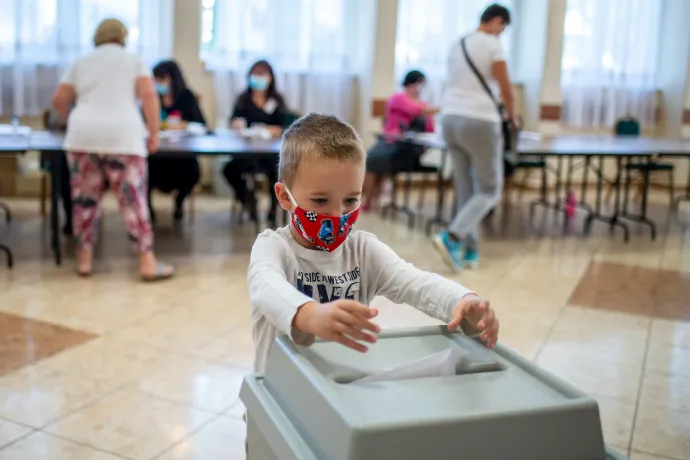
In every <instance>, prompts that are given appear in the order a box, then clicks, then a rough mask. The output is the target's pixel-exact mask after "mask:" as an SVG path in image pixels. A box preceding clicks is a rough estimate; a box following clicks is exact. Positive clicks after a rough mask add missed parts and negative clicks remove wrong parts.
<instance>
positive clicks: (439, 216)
mask: <svg viewBox="0 0 690 460" xmlns="http://www.w3.org/2000/svg"><path fill="white" fill-rule="evenodd" d="M447 157H448V149H446V148H443V149H442V150H441V164H440V165H439V167H438V182H437V184H436V187H437V188H436V192H437V193H438V197H437V199H436V215H435V216H434V217H433V218H431V219H429V221H428V222H427V223H426V234H427V236H428V235H431V228H432V227H433V226H434V225H438V226H441V227H446V226H448V224H449V222H448V221H446V220H445V219H444V218H443V204H444V201H445V196H444V195H445V191H446V189H445V181H444V178H443V171H444V170H445V169H446V161H447ZM453 212H454V210H453Z"/></svg>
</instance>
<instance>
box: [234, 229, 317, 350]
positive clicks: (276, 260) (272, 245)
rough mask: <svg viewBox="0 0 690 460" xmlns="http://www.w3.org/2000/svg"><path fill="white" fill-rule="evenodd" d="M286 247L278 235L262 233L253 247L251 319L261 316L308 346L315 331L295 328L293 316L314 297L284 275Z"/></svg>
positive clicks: (250, 271)
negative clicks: (295, 285)
mask: <svg viewBox="0 0 690 460" xmlns="http://www.w3.org/2000/svg"><path fill="white" fill-rule="evenodd" d="M285 250H286V248H285V247H284V243H283V242H282V241H280V240H279V237H276V236H269V235H263V234H262V235H259V236H258V237H257V239H256V242H255V243H254V246H253V247H252V253H251V257H250V261H249V270H248V272H247V281H248V284H249V299H250V301H251V308H252V321H254V322H257V321H258V320H259V319H260V317H261V316H264V317H266V319H267V320H268V321H269V322H270V323H271V324H273V325H274V326H275V327H276V328H277V329H278V330H280V332H281V333H283V334H286V335H289V336H290V337H291V338H292V340H293V341H294V342H295V343H297V344H298V345H304V346H309V345H311V344H312V343H313V342H314V335H312V334H309V333H306V332H305V331H301V330H299V329H297V328H295V327H294V318H295V315H296V314H297V310H299V308H300V307H301V306H302V305H304V304H306V303H308V302H312V301H313V299H312V298H311V297H308V296H306V295H305V294H303V293H301V292H300V291H298V290H297V288H295V287H294V286H293V285H292V284H290V282H289V281H288V280H287V278H286V277H285V270H286V267H285V258H284V254H285Z"/></svg>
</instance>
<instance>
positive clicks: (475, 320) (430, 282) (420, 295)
mask: <svg viewBox="0 0 690 460" xmlns="http://www.w3.org/2000/svg"><path fill="white" fill-rule="evenodd" d="M369 238H370V240H369V241H367V246H366V251H367V252H366V257H367V262H368V263H369V267H368V270H372V272H373V273H376V274H377V275H376V279H375V282H374V285H375V287H376V294H377V295H382V296H385V297H387V298H388V299H390V300H392V301H393V302H395V303H404V304H409V305H411V306H413V307H414V308H417V309H418V310H420V311H423V312H424V313H426V314H427V315H429V316H431V317H433V318H436V319H438V320H440V321H443V322H445V323H448V326H449V328H451V329H455V328H457V327H461V328H462V330H463V332H465V333H466V334H468V335H481V338H482V340H484V341H485V342H486V343H487V345H489V346H493V345H494V344H495V343H496V341H497V339H498V320H497V319H496V316H495V314H494V311H493V310H492V309H491V307H490V305H489V302H488V301H487V300H485V299H482V298H480V297H479V296H478V295H477V294H475V293H474V292H472V291H471V290H469V289H467V288H466V287H464V286H462V285H461V284H459V283H456V282H454V281H451V280H449V279H447V278H444V277H442V276H440V275H437V274H435V273H430V272H427V271H423V270H420V269H418V268H416V267H415V266H413V265H412V264H410V263H407V262H405V261H404V260H403V259H401V258H400V257H399V256H398V255H397V254H396V253H395V252H394V251H393V250H392V249H391V248H390V247H388V246H387V245H386V244H384V243H382V242H381V241H379V240H378V239H377V238H376V237H375V236H373V235H370V236H369Z"/></svg>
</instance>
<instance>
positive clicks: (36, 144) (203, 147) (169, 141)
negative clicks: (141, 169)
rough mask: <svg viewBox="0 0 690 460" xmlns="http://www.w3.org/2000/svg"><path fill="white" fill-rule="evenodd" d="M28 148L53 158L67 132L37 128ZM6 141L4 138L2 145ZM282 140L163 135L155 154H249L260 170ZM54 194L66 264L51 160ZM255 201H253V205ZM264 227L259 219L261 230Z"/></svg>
mask: <svg viewBox="0 0 690 460" xmlns="http://www.w3.org/2000/svg"><path fill="white" fill-rule="evenodd" d="M28 141H29V142H28V145H27V146H26V150H38V151H41V152H44V153H46V154H50V155H51V158H52V157H55V156H56V155H57V154H59V153H60V152H62V151H63V141H64V135H63V134H62V133H54V132H49V131H34V132H32V133H31V135H30V136H29V139H28ZM2 142H3V140H2V139H0V144H2ZM280 145H281V141H280V140H279V139H272V140H248V139H244V138H242V137H240V136H238V135H236V134H235V133H223V134H216V135H205V136H174V137H163V138H161V143H160V147H159V149H158V152H157V153H156V154H155V155H158V156H164V157H177V156H181V155H195V156H196V155H202V156H216V155H232V156H246V157H248V158H251V159H253V160H255V161H254V162H253V164H254V167H255V168H257V169H255V170H258V161H259V159H260V158H265V157H266V156H271V157H274V156H277V155H278V154H279V152H280ZM50 165H51V166H50V168H51V170H50V173H51V194H50V204H51V209H50V233H51V247H52V249H53V254H54V256H55V263H56V264H57V265H60V264H61V263H62V247H61V242H60V229H59V213H58V201H59V198H60V174H61V171H60V168H59V167H58V162H57V161H55V160H54V158H52V159H51V162H50ZM251 204H252V203H250V205H251ZM259 230H260V228H259V222H258V221H257V233H258V231H259Z"/></svg>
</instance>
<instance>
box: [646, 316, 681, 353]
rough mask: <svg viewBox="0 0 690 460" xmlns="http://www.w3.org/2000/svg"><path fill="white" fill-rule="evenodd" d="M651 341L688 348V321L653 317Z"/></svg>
mask: <svg viewBox="0 0 690 460" xmlns="http://www.w3.org/2000/svg"><path fill="white" fill-rule="evenodd" d="M651 342H652V343H655V344H660V345H672V346H676V347H686V348H690V322H686V321H671V320H666V319H655V320H654V321H653V322H652V337H651Z"/></svg>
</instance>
